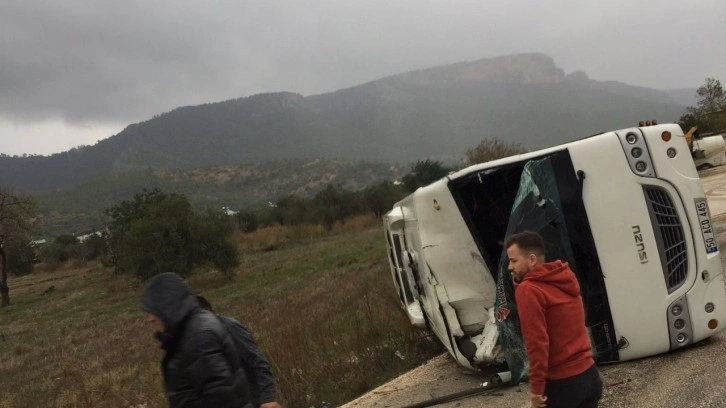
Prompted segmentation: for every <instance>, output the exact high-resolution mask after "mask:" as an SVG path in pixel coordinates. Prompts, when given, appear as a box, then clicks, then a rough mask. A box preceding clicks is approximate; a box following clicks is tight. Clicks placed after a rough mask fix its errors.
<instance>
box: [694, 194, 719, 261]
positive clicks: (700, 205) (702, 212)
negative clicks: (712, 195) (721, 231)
mask: <svg viewBox="0 0 726 408" xmlns="http://www.w3.org/2000/svg"><path fill="white" fill-rule="evenodd" d="M696 212H697V213H698V223H699V224H700V225H701V234H703V242H704V244H705V245H706V253H709V254H711V253H714V252H718V247H717V246H716V234H714V233H713V228H712V227H711V217H710V216H709V215H708V204H707V203H706V199H705V198H699V199H697V200H696Z"/></svg>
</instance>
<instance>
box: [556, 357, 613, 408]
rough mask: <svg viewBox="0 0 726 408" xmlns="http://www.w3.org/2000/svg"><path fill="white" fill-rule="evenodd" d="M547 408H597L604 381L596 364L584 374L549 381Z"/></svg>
mask: <svg viewBox="0 0 726 408" xmlns="http://www.w3.org/2000/svg"><path fill="white" fill-rule="evenodd" d="M545 395H546V396H547V408H596V407H597V403H598V401H600V397H601V396H602V379H601V378H600V372H599V371H598V369H597V366H596V365H595V364H593V365H592V367H590V368H588V369H587V370H585V371H584V372H583V373H582V374H578V375H576V376H573V377H569V378H563V379H561V380H547V385H546V386H545Z"/></svg>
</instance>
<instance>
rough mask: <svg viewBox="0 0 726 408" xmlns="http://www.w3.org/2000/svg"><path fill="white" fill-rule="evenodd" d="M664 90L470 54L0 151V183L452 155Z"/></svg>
mask: <svg viewBox="0 0 726 408" xmlns="http://www.w3.org/2000/svg"><path fill="white" fill-rule="evenodd" d="M683 110H684V107H683V106H682V105H680V104H678V103H677V102H676V100H675V99H674V98H673V97H672V96H670V94H669V93H667V92H665V91H658V90H653V89H647V88H642V87H636V86H630V85H626V84H622V83H617V82H611V81H609V82H608V81H606V82H598V81H594V80H591V79H589V78H588V77H587V75H586V74H585V73H583V72H577V73H573V74H570V75H565V74H564V72H563V71H562V69H560V68H558V67H557V66H556V65H555V63H554V61H553V60H552V59H551V58H549V57H547V56H545V55H541V54H522V55H514V56H507V57H500V58H490V59H482V60H478V61H473V62H463V63H458V64H453V65H448V66H442V67H435V68H429V69H424V70H419V71H414V72H409V73H404V74H399V75H394V76H391V77H387V78H383V79H380V80H376V81H373V82H369V83H366V84H363V85H359V86H356V87H353V88H349V89H344V90H340V91H336V92H331V93H327V94H322V95H315V96H308V97H305V96H302V95H298V94H294V93H285V92H283V93H274V94H261V95H254V96H249V97H243V98H238V99H234V100H229V101H224V102H217V103H210V104H205V105H200V106H188V107H181V108H178V109H175V110H173V111H171V112H168V113H163V114H160V115H158V116H155V117H154V118H152V119H149V120H147V121H144V122H141V123H137V124H133V125H130V126H128V127H127V128H126V129H124V130H123V131H122V132H120V133H119V134H117V135H115V136H112V137H110V138H108V139H105V140H103V141H101V142H99V143H97V144H96V145H94V146H86V147H80V148H76V149H73V150H71V151H68V152H64V153H59V154H54V155H52V156H49V157H43V156H34V157H7V156H4V157H0V185H3V186H7V187H11V188H18V189H22V190H26V191H43V190H52V189H57V188H67V187H70V186H74V185H80V184H83V183H86V182H89V181H91V180H95V179H97V178H99V177H101V176H103V175H110V174H119V173H122V172H125V171H130V170H133V171H138V170H143V169H147V168H154V169H159V168H175V169H192V168H197V167H203V166H211V165H229V164H240V163H255V162H265V161H270V160H286V159H295V158H305V159H309V158H321V157H324V158H336V159H346V160H374V161H377V162H399V163H407V162H410V161H412V160H417V159H422V158H427V157H429V158H434V159H441V158H446V157H452V156H462V155H463V154H464V152H465V151H466V149H468V148H471V147H473V146H475V145H477V144H478V143H479V142H480V141H481V140H482V139H484V138H492V137H498V138H500V139H502V140H505V141H508V142H515V143H521V144H523V145H524V146H525V147H529V148H540V147H545V146H550V145H554V144H557V143H562V142H565V141H569V140H573V139H577V138H581V137H584V136H588V135H590V134H593V133H597V132H601V131H605V130H612V129H616V128H624V127H629V126H633V125H635V124H637V122H638V121H639V120H643V119H648V118H655V119H658V120H659V121H661V122H669V121H670V122H672V121H676V120H677V119H678V118H679V116H680V115H681V114H682V113H683Z"/></svg>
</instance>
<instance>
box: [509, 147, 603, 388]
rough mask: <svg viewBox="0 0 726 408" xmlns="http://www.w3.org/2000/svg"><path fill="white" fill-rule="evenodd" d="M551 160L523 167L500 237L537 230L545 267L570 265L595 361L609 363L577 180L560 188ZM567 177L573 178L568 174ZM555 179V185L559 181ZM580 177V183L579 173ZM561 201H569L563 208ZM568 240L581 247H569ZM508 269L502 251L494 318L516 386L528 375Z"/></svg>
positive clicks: (600, 293)
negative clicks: (556, 263) (582, 263)
mask: <svg viewBox="0 0 726 408" xmlns="http://www.w3.org/2000/svg"><path fill="white" fill-rule="evenodd" d="M556 160H557V157H556V156H548V157H546V158H543V159H540V160H531V161H529V162H527V163H526V164H525V166H524V169H523V171H522V174H521V177H520V182H519V189H518V191H517V194H516V197H515V199H514V204H513V205H512V211H511V214H510V217H509V223H508V225H507V232H506V234H505V236H509V235H511V234H514V233H517V232H521V231H524V230H530V231H536V232H538V233H539V234H540V235H542V237H543V238H544V241H545V242H546V244H547V253H546V261H547V262H550V261H553V260H557V259H560V260H562V261H563V262H567V263H569V264H570V268H571V269H572V270H573V271H575V274H576V275H577V277H578V280H579V281H580V286H581V289H582V294H583V301H584V303H585V308H586V316H587V321H588V326H589V327H588V329H589V331H590V336H591V339H592V344H593V345H594V347H593V352H594V357H595V359H596V360H609V359H612V358H613V354H612V353H613V350H614V346H613V341H612V338H610V337H609V336H607V333H608V332H609V329H608V327H611V325H612V323H611V317H610V315H609V311H608V313H607V315H605V314H603V313H602V311H601V312H599V313H595V312H593V311H592V310H595V309H598V308H600V306H601V305H602V304H603V303H604V304H605V305H606V306H607V299H606V296H605V289H604V283H603V281H602V274H601V273H600V268H599V265H598V264H599V263H598V262H597V259H596V254H595V253H594V247H592V238H591V235H590V233H589V226H587V223H586V216H585V215H584V209H583V208H582V205H581V204H580V203H581V200H580V192H581V191H579V190H580V188H581V184H580V183H581V182H582V180H579V181H578V180H577V179H575V178H574V176H572V177H571V178H572V180H571V182H569V183H563V180H562V179H563V178H566V177H565V175H566V174H568V172H563V171H561V169H558V170H559V171H558V170H555V163H554V162H553V161H556ZM569 174H572V173H571V172H569ZM558 175H559V176H560V180H558V177H557V176H558ZM582 178H583V179H584V174H583V175H582ZM558 185H559V186H563V185H569V186H571V187H570V188H569V190H573V191H576V192H577V194H574V195H573V194H572V191H568V192H567V194H564V195H563V194H561V192H560V188H558ZM573 187H574V188H573ZM563 196H566V197H568V200H569V202H568V203H566V205H567V207H565V206H564V205H563V199H562V197H563ZM573 204H574V205H573ZM566 215H567V216H566ZM568 218H569V220H570V222H569V224H568ZM572 220H575V221H576V222H573V221H572ZM583 224H584V226H583ZM568 225H569V227H568ZM573 226H575V227H577V228H576V229H578V231H572V230H570V229H572V228H573ZM585 227H586V228H585ZM568 228H569V229H568ZM584 229H587V231H584ZM588 236H589V237H588ZM571 237H575V238H577V239H578V241H582V242H579V243H574V244H573V242H571ZM588 251H589V255H588ZM575 252H579V253H580V256H579V257H578V256H575ZM578 258H579V259H587V260H589V262H588V265H585V267H584V268H580V266H579V265H578V262H577V259H578ZM507 266H508V259H507V256H506V251H504V250H503V251H502V253H501V256H500V259H499V266H498V272H497V273H498V277H497V299H496V303H495V315H496V318H497V328H498V329H499V340H500V343H501V345H502V348H503V349H504V356H505V360H506V361H507V364H508V366H509V368H510V370H511V372H512V380H513V381H515V382H518V381H521V380H523V379H524V378H525V377H526V376H527V373H528V371H529V364H528V361H527V352H526V349H525V347H524V340H523V338H522V333H521V329H520V326H519V315H518V313H517V306H516V304H515V301H514V284H513V283H512V280H511V278H510V276H509V271H508V269H507ZM588 303H589V304H588ZM588 306H589V307H588ZM600 309H602V308H600ZM608 309H609V307H608ZM614 358H616V357H614Z"/></svg>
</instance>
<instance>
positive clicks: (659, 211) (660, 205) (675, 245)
mask: <svg viewBox="0 0 726 408" xmlns="http://www.w3.org/2000/svg"><path fill="white" fill-rule="evenodd" d="M643 189H644V190H645V198H646V201H647V202H648V210H649V212H650V220H651V222H652V223H653V232H654V233H655V240H656V242H657V244H658V253H659V254H660V260H661V265H663V276H664V277H665V281H666V286H667V287H668V293H672V292H673V291H675V290H676V289H678V288H679V287H680V286H681V285H683V282H684V281H685V280H686V277H687V276H688V254H687V252H686V237H685V234H684V233H683V226H682V224H681V219H680V217H679V216H678V212H677V211H676V207H675V206H674V205H673V199H672V198H671V196H670V194H668V192H667V191H666V190H664V189H663V188H660V187H656V186H644V187H643Z"/></svg>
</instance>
